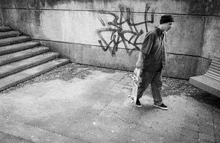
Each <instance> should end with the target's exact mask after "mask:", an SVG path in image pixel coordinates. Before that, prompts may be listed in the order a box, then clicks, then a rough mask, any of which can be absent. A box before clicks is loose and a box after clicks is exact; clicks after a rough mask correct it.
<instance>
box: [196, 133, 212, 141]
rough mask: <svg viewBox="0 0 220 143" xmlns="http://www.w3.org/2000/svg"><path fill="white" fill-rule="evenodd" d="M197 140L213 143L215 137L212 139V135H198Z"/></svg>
mask: <svg viewBox="0 0 220 143" xmlns="http://www.w3.org/2000/svg"><path fill="white" fill-rule="evenodd" d="M199 140H203V141H209V142H214V141H215V137H214V135H207V134H204V133H199Z"/></svg>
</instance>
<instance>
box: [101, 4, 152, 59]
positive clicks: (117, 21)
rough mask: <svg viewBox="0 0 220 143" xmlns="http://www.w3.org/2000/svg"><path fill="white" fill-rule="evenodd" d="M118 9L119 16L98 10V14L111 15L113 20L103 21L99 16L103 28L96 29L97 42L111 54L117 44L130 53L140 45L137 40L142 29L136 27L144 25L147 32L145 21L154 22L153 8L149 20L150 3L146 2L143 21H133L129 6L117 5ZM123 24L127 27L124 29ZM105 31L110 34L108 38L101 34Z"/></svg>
mask: <svg viewBox="0 0 220 143" xmlns="http://www.w3.org/2000/svg"><path fill="white" fill-rule="evenodd" d="M119 9H120V15H119V16H118V15H117V14H115V13H113V12H106V11H99V12H100V14H103V15H110V16H112V17H113V20H112V21H107V22H105V21H104V20H103V19H102V18H99V20H100V22H101V24H102V25H103V26H104V27H105V28H100V29H98V30H97V35H98V37H99V38H100V40H98V43H99V44H100V46H101V48H102V49H103V50H104V51H107V50H109V51H110V53H111V54H112V56H114V55H115V54H116V52H117V50H118V48H119V44H120V45H122V46H123V47H124V48H125V49H126V52H127V53H128V54H129V55H131V54H132V52H133V51H134V50H140V45H142V43H141V42H138V39H139V38H140V36H141V35H142V34H144V30H143V29H138V28H137V27H138V26H140V25H144V27H145V31H146V32H147V31H148V26H147V23H153V22H154V12H155V9H153V11H152V12H151V14H150V20H148V13H149V12H148V11H149V9H150V5H149V4H146V7H145V12H144V20H143V22H135V20H134V12H132V10H131V8H127V7H125V6H122V5H119ZM124 25H126V26H127V27H128V28H127V29H125V28H124ZM106 32H107V33H108V34H110V39H105V38H104V36H103V34H104V33H106Z"/></svg>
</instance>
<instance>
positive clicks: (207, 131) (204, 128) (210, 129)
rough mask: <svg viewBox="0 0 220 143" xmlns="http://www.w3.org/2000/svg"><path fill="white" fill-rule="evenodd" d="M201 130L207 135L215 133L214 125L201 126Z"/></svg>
mask: <svg viewBox="0 0 220 143" xmlns="http://www.w3.org/2000/svg"><path fill="white" fill-rule="evenodd" d="M199 132H200V133H205V134H207V135H214V126H208V125H204V126H199Z"/></svg>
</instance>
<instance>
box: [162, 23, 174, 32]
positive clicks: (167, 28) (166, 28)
mask: <svg viewBox="0 0 220 143" xmlns="http://www.w3.org/2000/svg"><path fill="white" fill-rule="evenodd" d="M172 27H173V22H167V23H164V30H165V31H169V30H170V29H171V28H172Z"/></svg>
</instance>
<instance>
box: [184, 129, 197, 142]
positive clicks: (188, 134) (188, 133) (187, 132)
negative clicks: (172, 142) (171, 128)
mask: <svg viewBox="0 0 220 143" xmlns="http://www.w3.org/2000/svg"><path fill="white" fill-rule="evenodd" d="M181 135H183V136H186V137H188V138H194V139H198V138H199V136H198V132H196V131H192V130H188V129H185V128H182V131H181Z"/></svg>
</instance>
